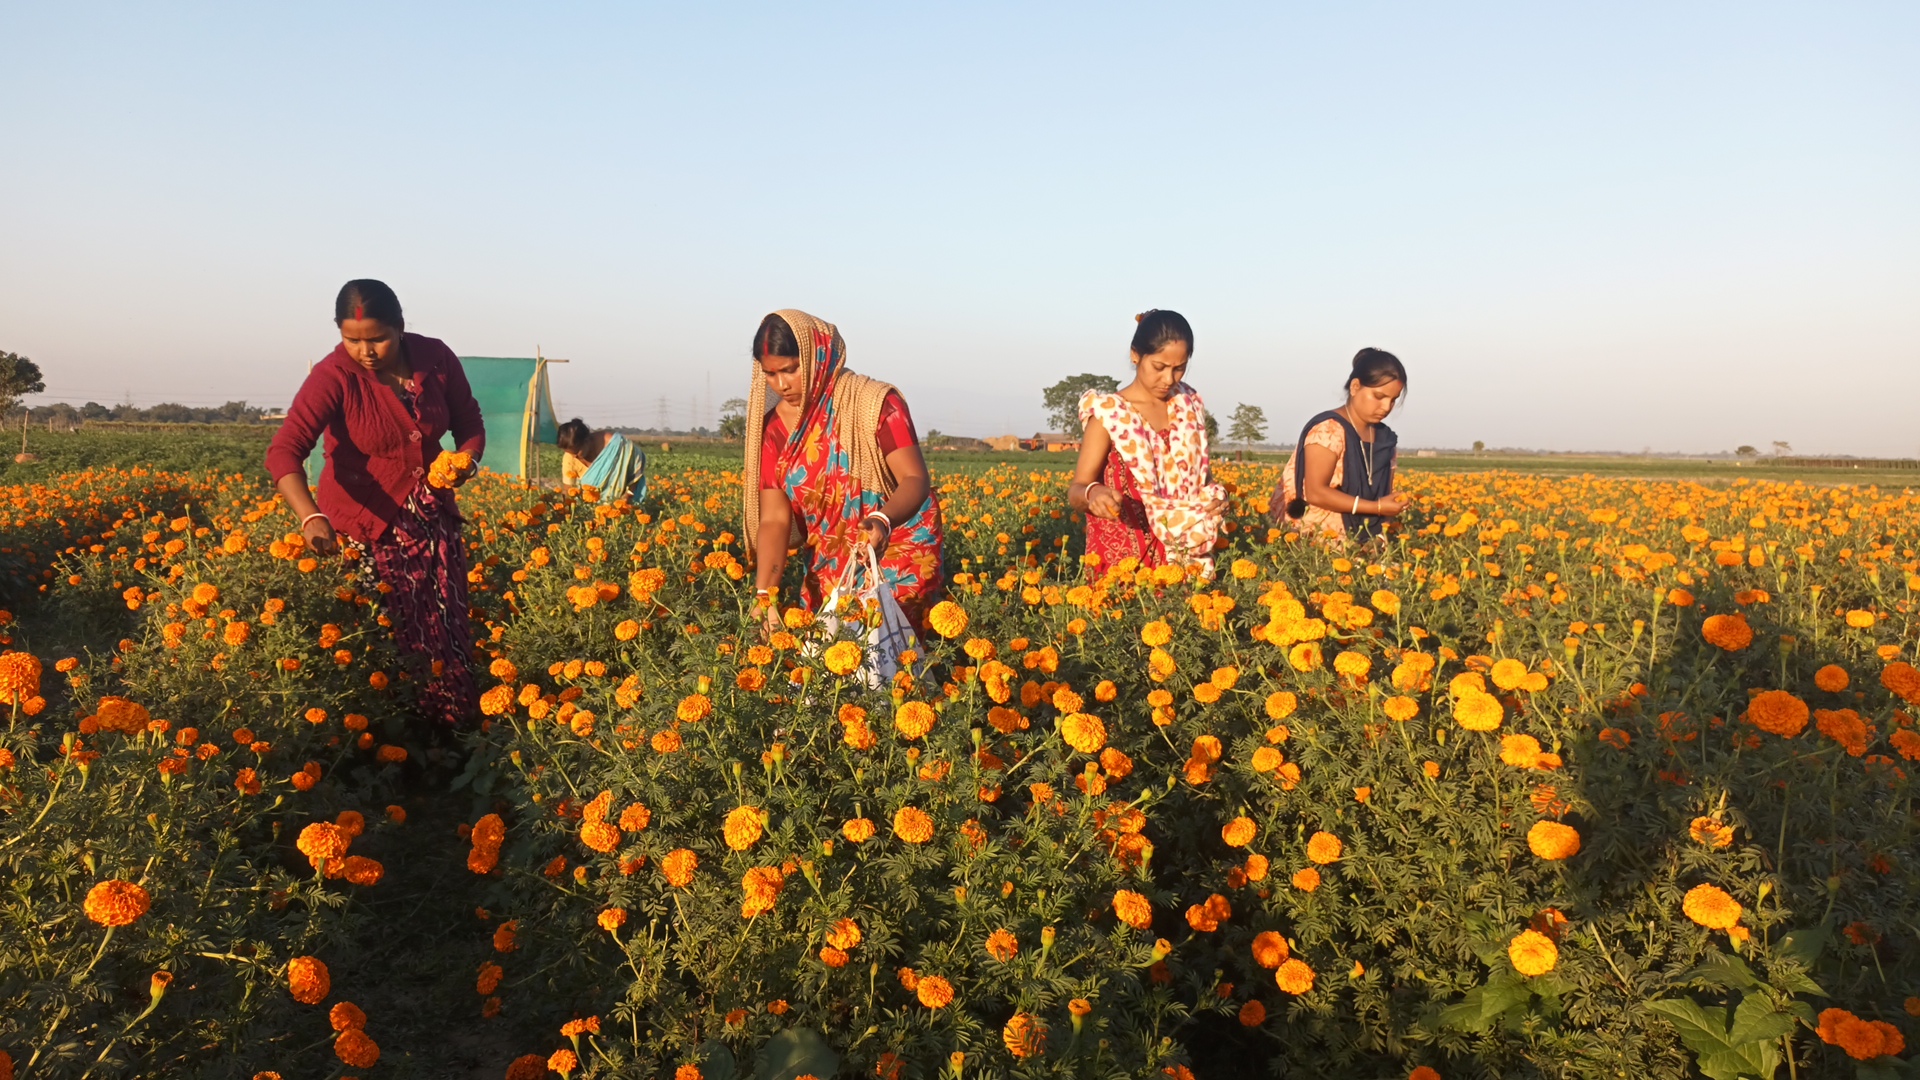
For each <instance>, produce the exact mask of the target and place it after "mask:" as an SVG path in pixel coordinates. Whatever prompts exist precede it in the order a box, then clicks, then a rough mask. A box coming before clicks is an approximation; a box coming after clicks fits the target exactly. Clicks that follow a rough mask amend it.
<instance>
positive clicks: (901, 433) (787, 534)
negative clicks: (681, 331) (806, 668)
mask: <svg viewBox="0 0 1920 1080" xmlns="http://www.w3.org/2000/svg"><path fill="white" fill-rule="evenodd" d="M769 391H771V392H772V398H773V404H772V406H771V407H769V406H768V397H769ZM746 452H747V454H746V457H747V461H746V470H745V474H744V476H743V478H742V491H741V497H742V508H743V510H744V511H745V517H746V529H745V535H746V542H747V544H748V557H749V558H750V559H751V560H753V562H754V584H755V586H756V589H755V594H756V597H757V598H758V601H759V603H760V604H761V606H762V607H764V608H765V609H766V611H767V613H768V615H769V616H770V617H771V616H773V615H774V613H775V612H777V610H778V600H779V586H780V579H781V576H782V575H783V574H784V573H785V572H786V565H787V555H788V551H789V549H790V548H802V549H804V550H806V551H807V552H809V555H808V564H807V573H806V582H805V585H804V587H803V589H802V592H801V599H802V602H803V603H804V604H805V605H806V606H807V607H808V608H809V609H812V608H817V607H818V606H819V605H820V602H821V601H822V600H823V599H825V597H826V594H827V593H828V592H830V591H831V590H832V589H833V587H834V585H835V584H837V583H838V582H839V580H840V575H841V573H842V571H844V570H845V568H846V566H847V564H848V560H849V559H850V558H851V557H852V556H853V554H854V551H855V546H856V545H858V544H861V543H865V544H869V545H871V546H872V548H873V551H874V554H875V555H876V556H877V558H878V562H879V565H880V572H881V575H882V576H883V577H885V578H886V581H887V584H888V585H889V586H890V587H891V588H892V589H893V595H894V599H895V600H897V601H898V602H899V604H900V607H901V610H902V611H904V612H905V613H906V615H907V617H908V618H910V619H912V620H913V622H914V624H915V625H916V626H920V625H923V620H924V618H925V616H926V613H927V610H928V609H929V608H931V607H932V606H933V604H934V602H935V601H937V600H938V599H939V598H940V593H941V591H942V590H943V589H944V587H945V585H946V577H945V573H944V571H943V569H942V567H941V557H942V554H943V552H942V547H943V545H944V542H945V540H944V535H945V530H944V529H943V527H942V525H941V522H940V503H939V500H938V499H936V498H934V497H933V488H932V484H931V482H930V480H929V478H928V476H927V463H926V460H925V459H924V458H922V457H921V456H920V441H919V439H918V437H917V436H916V435H915V434H914V430H913V418H912V416H910V415H909V414H908V412H907V403H906V401H905V399H903V398H902V397H901V396H900V392H899V391H898V390H896V389H894V388H893V387H892V386H889V385H887V384H886V383H883V382H880V381H878V380H876V379H869V378H867V377H866V376H864V375H855V374H854V373H853V372H851V371H848V370H847V345H846V342H845V341H844V340H842V339H841V337H840V331H838V330H837V329H835V328H834V327H833V325H832V324H831V323H826V322H822V321H821V320H819V319H816V318H814V317H813V316H811V315H808V314H807V313H806V312H804V311H791V310H789V311H778V312H775V313H773V314H772V315H769V316H767V317H766V318H765V319H763V320H761V323H760V329H759V331H758V332H756V333H755V334H754V337H753V385H752V387H751V388H750V389H749V391H748V399H747V439H746Z"/></svg>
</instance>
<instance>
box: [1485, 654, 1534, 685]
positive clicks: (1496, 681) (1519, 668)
mask: <svg viewBox="0 0 1920 1080" xmlns="http://www.w3.org/2000/svg"><path fill="white" fill-rule="evenodd" d="M1487 675H1488V677H1489V678H1491V679H1492V680H1493V685H1495V686H1497V687H1499V688H1500V689H1502V690H1518V689H1520V686H1521V684H1522V683H1524V682H1526V681H1527V665H1525V664H1523V663H1521V662H1520V661H1518V660H1514V659H1511V658H1509V659H1505V660H1499V661H1496V662H1495V663H1494V665H1493V670H1492V671H1489V672H1487Z"/></svg>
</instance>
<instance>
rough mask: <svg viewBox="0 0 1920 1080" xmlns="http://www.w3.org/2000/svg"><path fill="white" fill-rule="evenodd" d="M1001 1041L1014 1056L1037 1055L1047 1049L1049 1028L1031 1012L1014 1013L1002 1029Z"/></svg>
mask: <svg viewBox="0 0 1920 1080" xmlns="http://www.w3.org/2000/svg"><path fill="white" fill-rule="evenodd" d="M1000 1042H1001V1044H1002V1045H1004V1046H1005V1047H1006V1048H1007V1053H1009V1054H1012V1055H1013V1056H1014V1057H1017V1058H1029V1057H1036V1056H1038V1055H1039V1054H1040V1053H1041V1052H1042V1051H1044V1050H1045V1049H1046V1046H1047V1029H1046V1028H1045V1027H1043V1026H1041V1024H1040V1020H1039V1018H1038V1017H1036V1016H1034V1015H1032V1014H1031V1013H1023V1012H1022V1013H1014V1014H1013V1016H1012V1018H1010V1019H1009V1020H1008V1021H1007V1025H1006V1027H1004V1028H1001V1029H1000Z"/></svg>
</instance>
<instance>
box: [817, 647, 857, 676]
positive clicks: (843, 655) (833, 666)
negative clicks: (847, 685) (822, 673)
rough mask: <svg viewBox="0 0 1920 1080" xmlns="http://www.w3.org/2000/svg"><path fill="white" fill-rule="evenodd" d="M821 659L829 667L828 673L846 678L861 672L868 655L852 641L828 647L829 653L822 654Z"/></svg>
mask: <svg viewBox="0 0 1920 1080" xmlns="http://www.w3.org/2000/svg"><path fill="white" fill-rule="evenodd" d="M820 659H821V660H822V661H823V662H824V663H825V664H826V665H827V670H828V671H831V672H833V673H834V674H835V675H841V676H846V675H851V674H853V673H854V672H856V671H858V670H860V664H861V661H863V660H865V659H866V653H865V652H864V651H862V650H861V648H860V646H858V645H856V644H854V643H853V642H851V641H836V642H834V643H833V644H831V645H829V646H827V651H826V652H825V653H823V654H821V657H820Z"/></svg>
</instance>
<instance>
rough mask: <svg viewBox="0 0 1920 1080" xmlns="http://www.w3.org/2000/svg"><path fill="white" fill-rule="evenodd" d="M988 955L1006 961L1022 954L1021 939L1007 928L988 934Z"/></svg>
mask: <svg viewBox="0 0 1920 1080" xmlns="http://www.w3.org/2000/svg"><path fill="white" fill-rule="evenodd" d="M987 955H988V956H991V957H993V958H994V959H995V960H998V961H1000V962H1001V963H1003V964H1004V963H1006V962H1007V961H1009V960H1012V959H1013V958H1014V957H1016V956H1018V955H1020V939H1019V938H1016V937H1014V936H1013V934H1012V933H1010V932H1009V931H1007V930H1005V929H1000V930H995V931H994V932H993V933H991V934H988V935H987Z"/></svg>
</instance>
